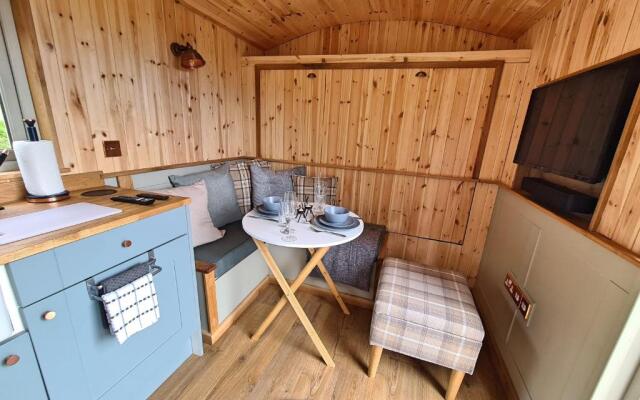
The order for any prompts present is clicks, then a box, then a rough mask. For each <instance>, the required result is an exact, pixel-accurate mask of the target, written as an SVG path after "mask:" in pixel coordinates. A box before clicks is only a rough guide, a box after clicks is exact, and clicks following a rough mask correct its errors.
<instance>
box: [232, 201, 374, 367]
mask: <svg viewBox="0 0 640 400" xmlns="http://www.w3.org/2000/svg"><path fill="white" fill-rule="evenodd" d="M351 215H352V216H353V217H356V218H358V221H359V224H358V227H356V228H353V229H348V230H341V231H337V232H339V233H340V234H341V235H344V236H338V235H334V234H332V233H327V232H316V231H314V230H313V229H312V225H311V224H309V223H304V222H297V221H292V222H291V225H290V226H291V228H293V230H294V233H293V235H294V236H295V237H296V240H295V241H293V242H285V241H283V240H282V236H283V234H282V233H280V230H281V229H282V226H281V225H280V224H278V223H277V222H276V221H275V219H276V218H273V219H271V218H268V217H263V216H261V215H259V214H257V213H256V212H255V210H254V211H251V212H249V213H248V214H247V215H245V216H244V218H243V219H242V228H243V229H244V230H245V232H247V234H248V235H249V236H251V237H252V238H253V240H254V241H255V242H256V246H258V250H259V251H260V253H261V254H262V257H263V258H264V261H265V262H266V263H267V266H268V267H269V269H270V270H271V273H272V274H273V276H274V277H275V279H276V281H277V282H278V285H280V288H281V289H282V292H283V293H284V295H283V296H282V298H281V299H280V301H278V303H277V304H276V305H275V307H274V308H273V309H272V310H271V312H270V313H269V315H268V316H267V318H266V319H265V320H264V321H263V322H262V324H261V325H260V327H259V328H258V330H257V331H256V332H255V333H254V334H253V336H252V337H251V340H254V341H255V340H258V339H260V337H262V334H263V333H264V332H265V331H266V330H267V328H268V327H269V325H271V323H272V322H273V320H274V319H275V318H276V317H277V316H278V314H279V313H280V311H281V310H282V309H283V308H284V306H285V305H286V304H287V301H288V302H289V303H290V304H291V307H292V308H293V310H294V311H295V313H296V315H297V316H298V319H299V320H300V322H301V323H302V326H304V328H305V330H306V331H307V334H309V337H311V340H312V341H313V344H314V345H315V346H316V349H318V351H319V352H320V355H321V356H322V359H323V360H324V362H325V363H326V364H327V365H328V366H330V367H333V366H335V363H334V362H333V359H332V358H331V355H330V354H329V352H328V351H327V349H326V347H325V346H324V344H323V343H322V341H321V340H320V337H319V336H318V333H317V332H316V331H315V329H314V328H313V325H311V321H309V318H308V317H307V314H305V312H304V310H303V309H302V306H300V302H298V299H297V298H296V296H295V294H294V293H295V291H296V290H298V288H299V287H300V286H302V284H303V283H304V281H305V279H307V277H308V276H309V274H310V273H311V271H313V269H314V268H316V267H317V268H318V269H319V270H320V273H321V274H322V276H323V277H324V280H325V281H326V282H327V285H328V286H329V290H330V291H331V293H332V294H333V296H334V297H335V298H336V301H337V302H338V305H339V306H340V308H341V309H342V311H343V312H344V313H345V314H347V315H348V314H349V309H348V308H347V306H346V304H344V301H343V300H342V297H340V294H339V293H338V289H337V288H336V285H335V283H333V280H332V279H331V276H330V275H329V272H328V271H327V268H326V267H325V265H324V263H323V262H322V257H323V256H324V255H325V254H327V251H329V249H330V248H331V247H333V246H337V245H339V244H343V243H347V242H350V241H352V240H354V239H355V238H357V237H358V236H360V235H361V234H362V231H363V230H364V223H363V222H362V220H360V219H359V217H358V216H357V215H356V214H354V213H351ZM267 218H268V219H267ZM316 229H318V230H322V229H321V228H316ZM267 243H268V244H271V245H274V246H282V247H293V248H303V249H308V251H309V253H310V254H311V259H310V260H309V262H307V265H305V266H304V268H302V270H301V271H300V273H299V274H298V276H297V277H296V279H295V280H294V281H293V282H292V283H291V285H289V283H288V282H287V280H286V278H285V277H284V275H283V274H282V271H281V270H280V267H278V264H277V263H276V261H275V260H274V258H273V256H272V255H271V252H270V251H269V247H268V246H267Z"/></svg>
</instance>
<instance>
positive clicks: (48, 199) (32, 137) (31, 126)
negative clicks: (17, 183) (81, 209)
mask: <svg viewBox="0 0 640 400" xmlns="http://www.w3.org/2000/svg"><path fill="white" fill-rule="evenodd" d="M22 122H24V124H25V125H26V130H27V138H28V139H29V141H30V142H37V141H39V140H40V138H39V137H38V131H37V129H36V126H35V125H36V120H35V119H28V118H25V119H23V120H22ZM68 198H69V191H68V190H65V191H62V192H60V193H56V194H51V195H47V196H36V195H33V194H30V193H28V192H27V195H26V196H25V200H26V201H27V202H28V203H55V202H57V201H62V200H67V199H68Z"/></svg>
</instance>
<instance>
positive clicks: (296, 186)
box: [291, 175, 338, 205]
mask: <svg viewBox="0 0 640 400" xmlns="http://www.w3.org/2000/svg"><path fill="white" fill-rule="evenodd" d="M291 179H292V180H293V190H294V191H295V192H296V196H298V198H300V199H305V198H309V199H311V201H318V199H316V197H315V192H314V187H313V186H314V184H315V182H316V180H321V181H322V183H323V185H324V187H325V190H326V191H327V193H326V195H325V199H324V202H325V203H326V204H332V205H336V204H338V201H337V196H338V177H337V176H330V177H324V178H323V177H316V176H301V175H294V176H292V177H291Z"/></svg>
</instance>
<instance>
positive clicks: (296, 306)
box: [254, 239, 335, 367]
mask: <svg viewBox="0 0 640 400" xmlns="http://www.w3.org/2000/svg"><path fill="white" fill-rule="evenodd" d="M254 241H255V242H256V245H257V246H258V250H260V253H262V256H263V257H264V260H265V262H266V263H267V266H268V267H269V269H270V270H271V273H272V274H273V276H274V277H275V278H276V281H277V282H278V285H280V288H281V289H282V291H283V292H284V297H285V298H286V300H288V301H289V304H291V307H292V308H293V311H295V313H296V315H297V316H298V319H299V320H300V322H301V323H302V326H303V327H304V329H305V330H306V331H307V334H308V335H309V337H310V338H311V341H312V342H313V344H314V345H315V346H316V349H317V350H318V352H320V355H321V356H322V359H323V360H324V362H325V364H327V365H328V366H329V367H335V363H334V362H333V359H332V358H331V355H330V354H329V352H328V351H327V348H326V347H324V344H323V343H322V340H320V337H319V336H318V333H317V332H316V330H315V329H314V328H313V325H311V321H309V318H308V317H307V314H305V312H304V310H303V309H302V306H301V305H300V303H299V302H298V299H296V296H295V295H294V293H293V292H294V290H292V287H290V286H289V284H288V283H287V280H286V279H285V277H284V275H282V272H281V271H280V268H278V264H276V261H275V260H274V259H273V256H272V255H271V252H270V251H269V248H268V247H267V245H266V244H265V243H264V242H262V241H260V240H255V239H254ZM324 252H325V253H326V250H325V251H324ZM316 253H317V254H318V255H319V258H322V256H323V255H324V254H322V252H321V251H317V252H316ZM314 258H316V257H315V255H314V257H311V261H313V260H314ZM311 261H309V263H311ZM309 263H307V265H309ZM305 269H307V267H306V266H305ZM311 269H313V267H311V268H310V269H309V272H307V275H308V274H309V273H310V272H311ZM298 278H300V275H299V276H298ZM298 278H296V282H297V281H298ZM302 281H304V279H302ZM294 283H295V282H294ZM301 284H302V283H300V284H298V287H299V286H300V285H301ZM281 300H282V299H281ZM278 304H279V303H278ZM281 309H282V307H281ZM274 310H275V308H274ZM270 315H271V314H270ZM275 315H277V313H276V314H275ZM274 318H275V316H274ZM267 319H268V318H267Z"/></svg>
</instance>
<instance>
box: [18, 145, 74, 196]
mask: <svg viewBox="0 0 640 400" xmlns="http://www.w3.org/2000/svg"><path fill="white" fill-rule="evenodd" d="M13 151H14V152H15V154H16V160H17V161H18V167H19V168H20V173H21V174H22V180H23V181H24V186H25V187H26V188H27V192H28V193H29V194H31V195H34V196H50V195H54V194H59V193H61V192H64V185H63V184H62V177H61V176H60V169H59V168H58V162H57V161H56V152H55V150H54V149H53V143H52V142H51V141H49V140H40V141H37V142H24V141H16V142H13Z"/></svg>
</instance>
